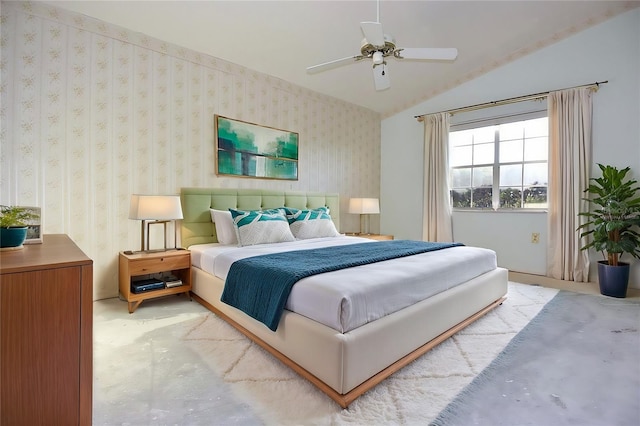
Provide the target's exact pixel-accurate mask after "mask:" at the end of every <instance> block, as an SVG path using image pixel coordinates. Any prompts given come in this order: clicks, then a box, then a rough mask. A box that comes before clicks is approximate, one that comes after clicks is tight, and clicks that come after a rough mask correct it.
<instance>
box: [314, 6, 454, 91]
mask: <svg viewBox="0 0 640 426" xmlns="http://www.w3.org/2000/svg"><path fill="white" fill-rule="evenodd" d="M377 8H378V10H377V12H378V14H377V21H376V22H360V28H361V29H362V33H363V34H364V39H363V40H362V44H361V46H360V54H359V55H355V56H349V57H346V58H342V59H336V60H334V61H329V62H324V63H322V64H318V65H313V66H311V67H308V68H307V72H308V73H309V74H315V73H318V72H321V71H326V70H329V69H333V68H337V67H339V66H342V65H346V64H348V63H351V62H357V61H360V60H362V59H365V58H370V59H371V60H372V62H373V82H374V85H375V88H376V90H377V91H380V90H385V89H388V88H389V87H391V79H390V78H389V74H388V73H387V70H386V65H387V61H386V58H387V57H389V56H393V57H394V58H396V59H418V60H438V61H452V60H454V59H456V57H457V56H458V49H455V48H435V47H396V42H395V40H394V38H393V37H392V36H390V35H388V34H385V33H384V32H383V30H382V24H381V23H380V0H378V2H377Z"/></svg>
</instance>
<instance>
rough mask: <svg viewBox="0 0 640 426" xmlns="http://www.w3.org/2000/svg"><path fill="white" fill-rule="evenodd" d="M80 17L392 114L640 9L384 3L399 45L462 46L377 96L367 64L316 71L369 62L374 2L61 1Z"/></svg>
mask: <svg viewBox="0 0 640 426" xmlns="http://www.w3.org/2000/svg"><path fill="white" fill-rule="evenodd" d="M49 3H53V4H55V5H56V6H58V7H62V8H66V9H70V10H73V11H76V12H79V13H82V14H85V15H88V16H91V17H94V18H98V19H101V20H103V21H106V22H110V23H113V24H116V25H119V26H122V27H126V28H128V29H131V30H134V31H137V32H140V33H144V34H146V35H149V36H152V37H154V38H158V39H161V40H164V41H168V42H170V43H173V44H176V45H180V46H184V47H187V48H190V49H194V50H196V51H199V52H202V53H206V54H209V55H212V56H215V57H217V58H220V59H224V60H227V61H230V62H233V63H236V64H239V65H242V66H245V67H247V68H250V69H253V70H256V71H260V72H262V73H265V74H269V75H271V76H275V77H279V78H281V79H283V80H286V81H289V82H292V83H295V84H297V85H299V86H302V87H306V88H308V89H311V90H314V91H317V92H320V93H323V94H326V95H329V96H333V97H335V98H339V99H342V100H344V101H347V102H351V103H354V104H357V105H361V106H363V107H366V108H369V109H372V110H374V111H378V112H380V113H381V114H382V115H383V116H388V115H390V114H393V113H395V112H399V111H401V110H403V109H406V108H408V107H410V106H413V105H415V104H418V103H420V102H422V101H424V100H426V99H428V98H430V97H432V96H434V95H435V94H438V93H441V92H443V91H446V90H448V89H451V88H452V87H455V86H457V85H459V84H461V83H463V82H465V81H467V80H470V79H472V78H475V77H477V76H479V75H481V74H483V73H485V72H487V71H489V70H491V69H494V68H496V67H498V66H500V65H502V64H504V63H507V62H510V61H512V60H515V59H517V58H519V57H521V56H523V55H526V54H528V53H530V52H532V51H534V50H536V49H540V48H542V47H545V46H547V45H549V44H552V43H555V42H557V41H559V40H561V39H563V38H565V37H567V36H570V35H571V34H574V33H576V32H578V31H581V30H583V29H585V28H587V27H589V26H592V25H594V24H597V23H599V22H602V21H604V20H606V19H609V18H611V17H613V16H615V15H617V14H619V13H621V12H624V11H626V10H629V9H631V8H633V7H637V6H640V2H638V1H539V0H538V1H403V0H384V1H382V2H381V3H380V22H381V23H382V25H383V28H384V31H385V33H387V34H391V35H393V36H394V37H395V39H396V45H397V46H398V47H456V48H457V49H458V52H459V53H458V58H457V59H456V60H455V61H454V62H437V61H407V60H405V61H400V60H397V59H393V58H388V59H387V61H388V65H387V72H388V73H389V75H390V77H391V88H390V89H388V90H385V91H382V92H376V91H375V89H374V87H373V77H372V72H371V63H370V61H369V60H363V61H359V62H354V63H353V64H348V65H345V66H342V67H339V68H336V69H332V70H329V71H325V72H322V73H319V74H313V75H311V74H308V73H307V72H306V67H308V66H311V65H316V64H319V63H322V62H326V61H330V60H334V59H340V58H344V57H348V56H354V55H357V54H359V51H360V42H361V40H362V38H363V35H362V32H361V30H360V22H361V21H376V19H377V16H376V15H377V7H376V2H375V1H374V0H368V1H362V0H360V1H354V0H339V1H335V0H334V1H329V0H313V1H238V0H236V1H220V0H216V1H55V2H49Z"/></svg>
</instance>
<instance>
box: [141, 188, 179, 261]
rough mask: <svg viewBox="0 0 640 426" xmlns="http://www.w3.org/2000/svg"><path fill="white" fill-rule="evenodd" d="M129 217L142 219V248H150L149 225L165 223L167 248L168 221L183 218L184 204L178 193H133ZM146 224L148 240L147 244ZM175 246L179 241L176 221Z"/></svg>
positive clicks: (174, 228)
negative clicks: (181, 202)
mask: <svg viewBox="0 0 640 426" xmlns="http://www.w3.org/2000/svg"><path fill="white" fill-rule="evenodd" d="M129 219H134V220H141V221H142V222H141V233H140V250H141V251H143V252H144V251H150V250H149V226H150V225H156V224H162V225H164V250H167V223H169V222H173V221H175V220H177V219H182V205H181V204H180V196H178V195H139V194H133V195H131V204H130V206H129ZM145 225H146V228H147V229H146V234H147V240H146V244H145V238H144V236H145ZM173 230H174V240H173V241H174V248H175V246H176V242H177V229H176V226H175V223H174V225H173Z"/></svg>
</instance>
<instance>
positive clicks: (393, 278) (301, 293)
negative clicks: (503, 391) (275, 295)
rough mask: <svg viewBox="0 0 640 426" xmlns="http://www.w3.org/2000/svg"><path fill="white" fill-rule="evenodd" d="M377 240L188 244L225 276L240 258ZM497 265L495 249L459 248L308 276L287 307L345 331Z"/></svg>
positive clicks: (200, 260)
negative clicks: (243, 245)
mask: <svg viewBox="0 0 640 426" xmlns="http://www.w3.org/2000/svg"><path fill="white" fill-rule="evenodd" d="M362 242H370V243H371V244H376V242H375V241H371V240H368V239H363V238H357V237H348V236H343V237H332V238H314V239H311V240H299V241H292V242H286V243H277V244H260V245H255V246H248V247H237V246H234V245H233V246H232V245H222V244H218V243H212V244H200V245H193V246H191V247H189V249H190V250H191V253H192V255H191V258H192V263H193V265H194V266H195V267H198V268H200V269H202V270H204V271H206V272H208V273H210V274H212V275H215V276H217V277H218V278H220V279H222V280H224V279H225V278H226V276H227V273H228V271H229V268H230V266H231V264H232V263H233V262H234V261H236V260H239V259H243V258H246V257H250V256H258V255H262V254H269V253H277V252H282V251H288V250H305V249H313V248H319V247H331V246H336V245H344V244H354V243H362ZM495 268H496V254H495V252H494V251H492V250H489V249H484V248H478V247H467V246H459V247H452V248H449V249H445V250H438V251H434V252H428V253H422V254H418V255H414V256H409V257H403V258H399V259H392V260H386V261H383V262H378V263H373V264H369V265H362V266H358V267H355V268H349V269H343V270H339V271H333V272H327V273H323V274H318V275H314V276H311V277H307V278H304V279H302V280H300V281H298V283H297V284H296V285H295V286H294V287H293V289H292V291H291V294H290V295H289V299H288V301H287V304H286V306H285V308H286V309H287V310H290V311H292V312H296V313H298V314H300V315H303V316H305V317H307V318H310V319H312V320H314V321H317V322H319V323H321V324H324V325H326V326H327V327H331V328H332V329H334V330H337V331H339V332H341V333H345V332H348V331H350V330H353V329H355V328H357V327H360V326H362V325H364V324H366V323H368V322H371V321H375V320H376V319H379V318H381V317H384V316H386V315H389V314H391V313H394V312H396V311H399V310H401V309H403V308H405V307H407V306H410V305H413V304H415V303H417V302H419V301H421V300H424V299H427V298H429V297H431V296H433V295H435V294H438V293H441V292H443V291H445V290H448V289H450V288H452V287H455V286H456V285H459V284H461V283H464V282H466V281H468V280H470V279H473V278H475V277H477V276H480V275H482V274H484V273H486V272H488V271H491V270H493V269H495Z"/></svg>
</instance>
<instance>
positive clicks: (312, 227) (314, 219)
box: [285, 207, 340, 240]
mask: <svg viewBox="0 0 640 426" xmlns="http://www.w3.org/2000/svg"><path fill="white" fill-rule="evenodd" d="M285 211H286V213H287V220H288V221H289V227H290V228H291V233H292V234H293V236H294V237H296V238H297V239H299V240H307V239H309V238H322V237H339V236H340V233H339V232H338V230H337V229H336V226H335V225H334V223H333V220H331V216H330V215H329V209H328V208H326V207H319V208H317V209H313V210H298V209H291V208H285Z"/></svg>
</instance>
